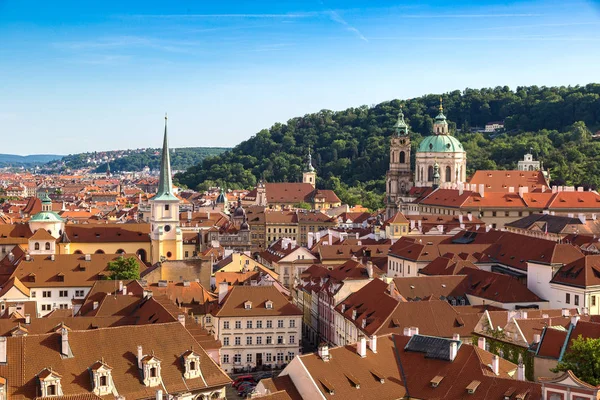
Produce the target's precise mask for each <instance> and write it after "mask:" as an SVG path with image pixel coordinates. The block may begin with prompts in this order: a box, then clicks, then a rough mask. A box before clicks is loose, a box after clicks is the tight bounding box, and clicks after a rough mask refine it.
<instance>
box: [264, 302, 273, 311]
mask: <svg viewBox="0 0 600 400" xmlns="http://www.w3.org/2000/svg"><path fill="white" fill-rule="evenodd" d="M265 308H266V309H267V310H272V309H273V302H272V301H271V300H268V301H267V302H266V303H265Z"/></svg>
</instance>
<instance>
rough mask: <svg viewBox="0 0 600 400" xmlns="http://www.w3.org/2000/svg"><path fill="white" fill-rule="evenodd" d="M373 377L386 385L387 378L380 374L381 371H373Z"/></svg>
mask: <svg viewBox="0 0 600 400" xmlns="http://www.w3.org/2000/svg"><path fill="white" fill-rule="evenodd" d="M371 375H373V377H374V378H375V379H376V380H378V381H379V383H384V382H385V377H384V376H383V374H382V373H380V372H379V371H376V370H371Z"/></svg>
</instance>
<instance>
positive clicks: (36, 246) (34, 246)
mask: <svg viewBox="0 0 600 400" xmlns="http://www.w3.org/2000/svg"><path fill="white" fill-rule="evenodd" d="M33 248H34V249H36V250H39V249H40V244H39V243H38V242H35V244H34V245H33Z"/></svg>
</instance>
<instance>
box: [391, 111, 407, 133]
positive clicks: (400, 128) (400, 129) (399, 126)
mask: <svg viewBox="0 0 600 400" xmlns="http://www.w3.org/2000/svg"><path fill="white" fill-rule="evenodd" d="M394 128H396V133H397V134H398V135H406V134H408V125H407V124H406V122H405V121H404V113H403V112H402V108H400V112H399V113H398V121H396V124H395V125H394Z"/></svg>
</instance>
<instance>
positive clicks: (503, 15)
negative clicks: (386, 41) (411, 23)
mask: <svg viewBox="0 0 600 400" xmlns="http://www.w3.org/2000/svg"><path fill="white" fill-rule="evenodd" d="M543 15H544V14H527V13H526V14H501V13H499V14H494V13H490V14H400V15H399V17H400V18H531V17H541V16H543Z"/></svg>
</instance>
